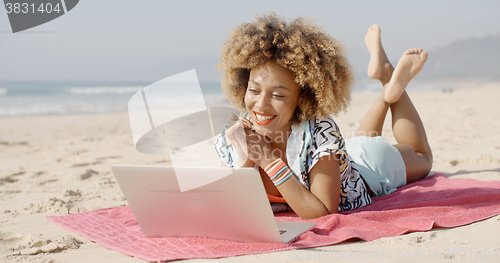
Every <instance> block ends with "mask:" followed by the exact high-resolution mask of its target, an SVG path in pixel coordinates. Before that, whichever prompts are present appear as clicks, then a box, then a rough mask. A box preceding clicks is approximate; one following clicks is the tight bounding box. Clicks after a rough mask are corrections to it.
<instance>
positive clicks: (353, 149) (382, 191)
mask: <svg viewBox="0 0 500 263" xmlns="http://www.w3.org/2000/svg"><path fill="white" fill-rule="evenodd" d="M345 144H346V150H347V154H349V156H351V158H352V160H353V161H354V162H355V163H356V165H357V167H358V170H359V173H360V174H361V177H362V178H363V179H364V181H365V182H366V184H367V185H368V187H369V188H370V190H371V191H372V192H373V195H374V196H383V195H386V194H390V193H392V192H394V191H396V189H398V188H399V187H401V186H404V185H406V166H405V163H404V161H403V157H402V156H401V153H400V152H399V150H398V149H397V148H396V147H394V146H393V145H391V144H390V143H389V142H388V141H387V140H386V139H384V138H383V137H381V136H377V137H365V136H358V137H353V138H350V139H347V140H346V141H345Z"/></svg>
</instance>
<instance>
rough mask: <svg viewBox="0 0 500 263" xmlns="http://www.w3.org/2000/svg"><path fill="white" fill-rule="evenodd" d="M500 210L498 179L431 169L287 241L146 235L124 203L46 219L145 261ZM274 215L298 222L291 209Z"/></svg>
mask: <svg viewBox="0 0 500 263" xmlns="http://www.w3.org/2000/svg"><path fill="white" fill-rule="evenodd" d="M498 214H500V181H479V180H473V179H450V178H447V177H446V176H445V175H443V174H435V175H433V176H430V177H428V178H426V179H424V180H422V181H419V182H416V183H413V184H410V185H407V186H404V187H402V188H400V189H398V190H397V191H396V192H394V193H392V194H390V195H386V196H382V197H379V198H375V199H374V204H372V205H370V206H367V207H364V208H361V209H357V210H354V211H350V212H344V213H341V214H331V215H327V216H323V217H320V218H317V219H314V220H309V221H312V222H316V223H317V225H316V227H315V228H313V229H312V230H310V231H308V232H306V233H304V234H303V235H301V236H300V237H299V238H298V239H296V240H295V241H294V242H292V243H290V244H275V243H240V242H234V241H228V240H220V239H210V238H201V237H193V238H145V237H144V236H143V235H142V233H141V230H140V228H139V226H138V224H137V222H136V220H135V218H134V216H133V214H132V213H131V211H130V209H129V207H128V206H124V207H115V208H107V209H101V210H94V211H87V212H84V213H79V214H71V215H65V216H48V217H47V219H48V220H50V221H52V222H54V223H56V224H58V225H60V226H62V227H64V228H66V229H68V230H70V231H73V232H75V233H77V234H79V235H81V236H83V237H85V238H87V239H89V240H91V241H94V242H96V243H99V244H101V245H103V246H105V247H107V248H110V249H113V250H116V251H120V252H123V253H125V254H127V255H130V256H134V257H138V258H142V259H145V260H148V261H170V260H178V259H193V258H221V257H229V256H237V255H247V254H258V253H266V252H275V251H282V250H290V249H299V248H310V247H320V246H327V245H333V244H337V243H340V242H342V241H345V240H348V239H352V238H359V239H362V240H367V241H371V240H375V239H379V238H382V237H389V236H398V235H403V234H405V233H409V232H416V231H428V230H430V229H432V228H433V227H442V228H451V227H457V226H462V225H466V224H470V223H472V222H476V221H480V220H483V219H486V218H489V217H492V216H495V215H498ZM276 219H277V220H288V221H301V219H300V218H299V217H297V215H296V214H295V213H292V212H288V213H281V214H277V215H276Z"/></svg>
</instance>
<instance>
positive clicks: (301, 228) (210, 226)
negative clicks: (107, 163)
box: [111, 165, 316, 243]
mask: <svg viewBox="0 0 500 263" xmlns="http://www.w3.org/2000/svg"><path fill="white" fill-rule="evenodd" d="M228 169H229V170H231V171H230V172H231V173H230V175H228V176H226V177H224V178H222V179H219V180H217V181H215V182H212V183H210V184H207V185H203V186H201V187H198V188H195V189H191V190H189V191H185V192H181V191H180V188H179V185H178V182H177V178H176V174H175V171H178V172H179V171H182V174H183V175H185V174H188V175H189V178H190V179H191V180H197V178H199V179H200V180H204V181H205V180H206V178H207V177H209V178H211V177H213V178H220V174H228V172H229V171H228ZM111 170H112V171H113V173H114V174H115V176H116V179H117V181H118V184H119V185H120V188H121V190H122V191H123V194H124V195H125V197H126V198H127V201H128V203H129V206H130V209H131V210H132V213H133V214H134V216H135V218H136V220H137V222H138V223H139V226H140V228H141V230H142V232H143V234H144V236H146V237H190V236H191V237H192V236H196V237H210V238H219V239H227V240H234V241H241V242H275V243H280V242H283V243H288V242H290V241H292V240H294V239H295V238H296V237H298V236H299V235H300V234H302V233H304V232H306V231H308V230H310V229H311V228H313V227H314V226H315V225H316V224H315V223H309V222H283V221H275V220H274V214H273V212H272V209H271V205H270V204H269V201H268V199H267V195H266V192H265V189H264V185H263V183H262V180H261V178H260V174H259V172H258V171H257V170H256V169H254V168H240V169H238V170H234V172H233V169H231V168H214V167H210V168H205V167H175V171H174V168H173V167H169V166H135V165H113V166H112V167H111Z"/></svg>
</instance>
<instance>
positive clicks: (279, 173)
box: [264, 158, 293, 186]
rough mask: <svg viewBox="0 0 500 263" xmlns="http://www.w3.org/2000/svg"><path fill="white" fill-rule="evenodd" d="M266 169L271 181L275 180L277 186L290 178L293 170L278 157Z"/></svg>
mask: <svg viewBox="0 0 500 263" xmlns="http://www.w3.org/2000/svg"><path fill="white" fill-rule="evenodd" d="M264 171H266V173H267V175H268V176H269V178H271V181H273V183H274V185H275V186H278V185H281V184H282V183H284V182H285V181H286V180H288V179H289V178H290V177H291V176H292V174H293V173H292V170H290V168H288V166H287V165H286V164H285V162H283V160H281V158H278V159H276V160H274V161H273V162H272V163H270V164H268V165H267V166H266V167H265V168H264Z"/></svg>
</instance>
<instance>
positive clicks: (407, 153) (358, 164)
mask: <svg viewBox="0 0 500 263" xmlns="http://www.w3.org/2000/svg"><path fill="white" fill-rule="evenodd" d="M365 42H366V45H367V47H368V49H369V51H370V54H371V60H370V63H369V66H368V74H369V76H370V77H372V78H374V79H378V80H380V81H381V83H382V85H383V86H384V88H383V91H382V93H381V95H380V96H379V98H378V99H377V100H376V101H375V103H374V104H373V106H372V107H371V108H370V110H369V111H368V113H367V114H366V116H365V118H364V119H363V122H362V123H361V125H360V127H359V129H358V130H357V132H356V137H354V138H352V139H349V140H344V138H343V137H342V135H341V133H340V130H339V128H338V126H337V125H336V123H335V121H334V120H333V119H332V118H331V117H330V115H332V114H336V113H338V112H339V111H341V110H345V109H346V107H347V105H348V102H349V101H350V95H351V89H352V84H353V73H352V70H351V66H350V65H349V63H348V62H347V58H346V56H345V53H344V50H343V47H342V46H341V45H340V43H338V42H337V41H335V40H334V39H333V38H331V37H330V36H329V35H327V34H326V33H324V32H323V30H322V29H321V28H319V27H317V26H315V25H313V24H312V23H311V22H309V21H306V20H304V19H302V18H299V19H297V20H295V21H293V22H291V23H286V22H285V21H284V20H283V19H282V18H280V17H279V16H277V15H276V14H270V15H266V16H263V17H258V18H257V21H255V22H252V23H247V24H242V25H240V26H239V27H237V28H236V29H235V30H234V31H233V32H232V33H231V35H230V37H229V39H228V40H227V41H226V42H225V43H224V45H223V47H222V52H221V56H222V61H221V62H220V63H219V64H218V68H219V70H221V71H222V72H223V73H224V75H223V79H222V87H223V90H224V92H225V94H226V96H227V97H228V98H229V100H230V101H231V102H232V103H233V104H234V106H236V107H237V108H238V109H239V110H240V112H241V113H242V114H241V116H240V118H239V119H238V118H236V120H237V121H236V123H235V124H233V125H228V127H227V129H226V130H225V132H223V133H222V135H221V136H220V137H219V138H218V139H217V141H216V149H217V151H218V154H219V156H220V157H221V159H222V161H223V164H224V165H227V166H231V167H233V166H239V167H256V168H258V169H259V172H260V174H261V177H262V181H263V183H264V186H265V189H266V192H267V193H268V196H269V197H270V198H269V199H270V201H271V202H281V203H286V204H287V205H288V206H289V207H290V208H291V209H292V210H293V211H295V212H296V213H297V215H299V216H300V217H301V218H302V219H311V218H317V217H320V216H323V215H327V214H330V213H335V212H340V211H346V210H352V209H355V208H359V207H363V206H366V205H369V204H371V203H372V200H371V197H374V196H381V195H384V194H388V193H391V192H393V191H395V190H396V189H397V188H398V187H401V186H403V185H405V184H407V183H411V182H414V181H417V180H420V179H422V178H424V177H425V176H427V174H428V173H429V171H430V169H431V166H432V153H431V150H430V147H429V144H428V142H427V138H426V134H425V130H424V127H423V125H422V122H421V120H420V118H419V116H418V113H417V111H416V110H415V108H414V107H413V104H412V103H411V101H410V98H409V97H408V95H407V94H406V92H405V88H406V85H407V84H408V82H409V81H410V80H411V79H412V78H413V77H414V76H415V75H416V74H417V73H418V72H419V71H420V69H421V68H422V67H423V65H424V63H425V60H426V59H427V52H425V51H422V49H420V48H419V49H412V50H407V51H406V52H405V54H404V55H403V56H402V57H401V59H400V61H399V63H398V65H397V67H396V68H395V69H394V68H393V67H392V66H391V64H390V63H389V60H388V59H387V57H386V55H385V52H384V50H383V48H382V44H381V41H380V29H379V28H378V26H377V25H373V26H372V27H371V28H370V29H369V30H368V33H367V35H366V38H365ZM388 109H391V112H392V118H393V120H392V129H393V133H394V136H395V138H396V141H397V142H398V144H396V145H390V144H389V143H388V142H387V141H386V140H385V139H383V138H382V137H380V135H381V133H382V126H383V123H384V120H385V116H386V114H387V110H388Z"/></svg>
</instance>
